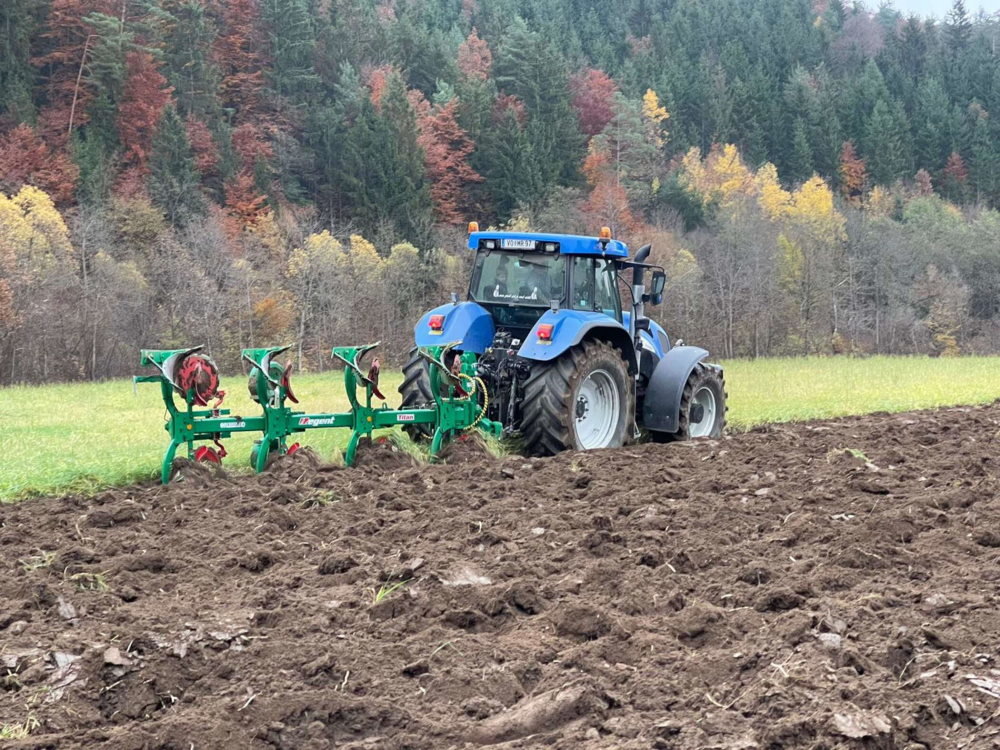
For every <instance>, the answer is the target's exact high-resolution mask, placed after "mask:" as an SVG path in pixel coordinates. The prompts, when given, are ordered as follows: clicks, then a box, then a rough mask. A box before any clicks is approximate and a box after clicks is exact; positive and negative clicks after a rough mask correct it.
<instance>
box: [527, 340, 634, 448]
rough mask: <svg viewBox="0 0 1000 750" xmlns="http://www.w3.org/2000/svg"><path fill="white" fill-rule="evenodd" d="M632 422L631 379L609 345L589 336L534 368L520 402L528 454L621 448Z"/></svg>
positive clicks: (626, 368)
mask: <svg viewBox="0 0 1000 750" xmlns="http://www.w3.org/2000/svg"><path fill="white" fill-rule="evenodd" d="M634 422H635V397H634V395H633V381H632V378H631V377H630V376H629V373H628V366H627V365H626V364H625V361H624V360H623V359H622V356H621V353H620V352H619V351H618V350H617V349H615V348H614V347H613V346H611V345H610V344H607V343H605V342H603V341H585V342H583V343H582V344H579V345H577V346H574V347H573V348H572V349H569V350H568V351H567V352H566V353H564V354H563V355H562V356H561V357H559V358H558V359H557V360H555V361H554V362H551V363H545V364H536V365H535V366H533V367H532V370H531V375H530V376H529V377H528V380H527V381H526V383H525V386H524V402H523V403H522V405H521V432H522V434H523V435H524V442H525V448H526V449H527V451H528V452H529V453H531V454H534V455H553V454H556V453H559V452H560V451H564V450H570V449H575V450H590V449H594V448H617V447H620V446H622V445H624V444H625V443H626V442H627V441H628V439H629V437H630V434H631V430H632V425H633V423H634Z"/></svg>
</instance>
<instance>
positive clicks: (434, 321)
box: [428, 315, 444, 331]
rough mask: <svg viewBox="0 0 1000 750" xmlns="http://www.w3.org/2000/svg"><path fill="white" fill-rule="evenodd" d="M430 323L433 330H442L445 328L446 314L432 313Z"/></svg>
mask: <svg viewBox="0 0 1000 750" xmlns="http://www.w3.org/2000/svg"><path fill="white" fill-rule="evenodd" d="M428 325H430V327H431V330H432V331H440V330H441V329H442V328H444V315H431V318H430V320H429V321H428Z"/></svg>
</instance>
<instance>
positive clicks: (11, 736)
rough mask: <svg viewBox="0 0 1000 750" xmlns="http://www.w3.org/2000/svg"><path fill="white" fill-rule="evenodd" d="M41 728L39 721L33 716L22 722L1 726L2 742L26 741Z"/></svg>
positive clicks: (0, 737) (0, 736)
mask: <svg viewBox="0 0 1000 750" xmlns="http://www.w3.org/2000/svg"><path fill="white" fill-rule="evenodd" d="M40 726H41V724H39V723H38V719H36V718H35V717H34V716H31V715H29V716H28V717H27V718H26V719H25V720H24V721H22V722H11V723H9V724H0V740H26V739H28V736H29V735H30V734H31V733H32V732H34V731H35V730H36V729H38V728H39V727H40Z"/></svg>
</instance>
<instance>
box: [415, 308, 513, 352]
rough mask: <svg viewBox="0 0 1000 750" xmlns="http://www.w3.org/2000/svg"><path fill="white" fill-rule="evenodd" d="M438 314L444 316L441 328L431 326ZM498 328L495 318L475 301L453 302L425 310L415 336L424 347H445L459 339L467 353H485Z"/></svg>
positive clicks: (417, 343) (458, 347)
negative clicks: (436, 328)
mask: <svg viewBox="0 0 1000 750" xmlns="http://www.w3.org/2000/svg"><path fill="white" fill-rule="evenodd" d="M434 315H442V316H444V322H443V324H442V326H441V328H440V329H438V330H434V329H432V328H431V325H430V321H431V317H432V316H434ZM495 333H496V331H495V328H494V326H493V318H492V317H491V316H490V314H489V313H488V312H487V311H486V309H485V308H484V307H481V306H480V305H477V304H476V303H475V302H452V303H449V304H447V305H441V306H440V307H435V308H434V309H433V310H429V311H428V312H426V313H424V314H423V316H422V317H421V318H420V320H419V321H417V325H416V326H414V328H413V338H414V341H415V343H416V345H417V346H418V347H420V346H444V345H445V344H451V343H454V342H456V341H458V342H459V344H458V346H457V347H456V348H457V349H460V350H462V351H463V352H474V353H476V354H482V353H483V352H485V351H486V349H487V347H489V345H490V344H492V343H493V336H494V335H495Z"/></svg>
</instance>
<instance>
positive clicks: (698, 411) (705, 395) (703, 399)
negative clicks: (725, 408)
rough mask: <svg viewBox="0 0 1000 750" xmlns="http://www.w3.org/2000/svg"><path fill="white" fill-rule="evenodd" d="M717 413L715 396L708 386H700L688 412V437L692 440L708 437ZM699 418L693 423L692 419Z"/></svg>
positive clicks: (713, 426)
mask: <svg viewBox="0 0 1000 750" xmlns="http://www.w3.org/2000/svg"><path fill="white" fill-rule="evenodd" d="M716 412H717V407H716V401H715V394H714V393H713V392H712V389H711V388H709V387H708V386H702V387H701V388H699V389H698V390H697V391H696V392H695V394H694V398H692V399H691V409H690V411H689V412H688V414H689V415H690V419H689V421H688V435H689V436H690V437H693V438H699V437H709V436H711V434H712V430H713V429H714V428H715V415H716ZM696 416H697V417H699V419H698V421H697V422H696V421H694V417H696Z"/></svg>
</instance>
